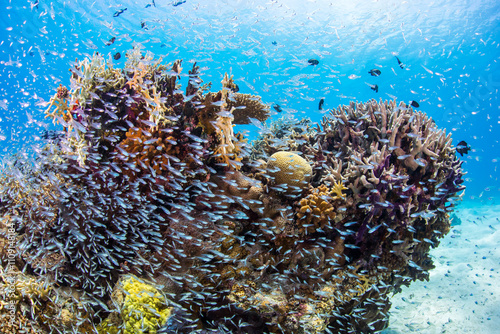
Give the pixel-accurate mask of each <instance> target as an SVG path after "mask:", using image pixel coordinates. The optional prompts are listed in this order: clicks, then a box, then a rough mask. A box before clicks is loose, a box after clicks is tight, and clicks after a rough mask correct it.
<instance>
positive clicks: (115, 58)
mask: <svg viewBox="0 0 500 334" xmlns="http://www.w3.org/2000/svg"><path fill="white" fill-rule="evenodd" d="M121 56H122V55H121V54H120V52H117V53H115V54H114V56H113V59H114V60H118V59H120V58H121Z"/></svg>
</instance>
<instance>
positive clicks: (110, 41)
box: [106, 37, 116, 46]
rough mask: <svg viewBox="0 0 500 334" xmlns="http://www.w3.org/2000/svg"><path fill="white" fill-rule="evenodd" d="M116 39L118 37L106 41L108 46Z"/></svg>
mask: <svg viewBox="0 0 500 334" xmlns="http://www.w3.org/2000/svg"><path fill="white" fill-rule="evenodd" d="M115 40H116V37H111V39H110V40H109V41H107V42H106V46H110V45H111V44H113V43H114V42H115Z"/></svg>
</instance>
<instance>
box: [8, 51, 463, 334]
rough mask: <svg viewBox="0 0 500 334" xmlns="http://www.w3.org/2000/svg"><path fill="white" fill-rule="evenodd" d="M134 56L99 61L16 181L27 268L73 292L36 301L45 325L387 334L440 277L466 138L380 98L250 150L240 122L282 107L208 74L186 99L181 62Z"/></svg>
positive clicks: (15, 218)
mask: <svg viewBox="0 0 500 334" xmlns="http://www.w3.org/2000/svg"><path fill="white" fill-rule="evenodd" d="M128 57H129V59H128V61H127V63H126V65H125V69H122V70H120V69H115V68H113V67H112V64H109V63H108V64H106V62H104V60H103V58H102V57H101V56H99V55H97V54H96V55H94V57H93V58H92V59H89V60H85V61H83V62H79V63H77V64H76V65H75V67H74V68H73V70H72V87H70V89H69V90H67V91H66V90H64V89H63V88H60V90H59V91H58V93H57V94H56V97H55V98H54V100H53V101H52V102H53V103H52V102H51V104H52V105H51V106H50V107H49V109H48V113H49V114H51V115H52V116H55V117H56V118H57V120H58V121H59V122H60V123H61V126H62V127H63V131H62V133H63V135H62V136H61V138H60V139H58V140H57V141H52V142H50V143H48V146H47V148H46V149H44V150H41V151H40V154H39V155H38V156H37V160H36V163H31V162H27V163H25V164H23V163H22V162H21V163H18V166H17V167H16V168H13V169H11V170H10V171H7V172H6V176H5V177H4V179H3V180H4V181H3V184H2V191H1V192H0V204H1V206H0V210H1V211H0V213H1V214H2V215H3V218H4V219H8V220H9V221H12V222H13V225H14V228H15V232H16V233H17V238H19V239H17V240H19V243H18V244H17V246H16V247H17V248H16V249H17V250H16V251H17V253H18V254H17V257H18V261H17V262H18V263H19V265H22V266H24V267H26V270H27V271H29V272H31V273H32V274H33V276H34V277H35V278H36V280H37V282H38V281H40V282H41V281H44V280H46V281H47V282H50V284H51V286H53V287H56V286H57V289H55V288H52V289H51V290H50V291H49V292H47V295H44V296H39V297H36V294H35V293H34V292H32V293H31V296H32V297H31V298H32V299H33V301H35V300H40V301H43V300H44V298H48V300H50V303H48V304H50V306H49V307H47V308H45V309H43V310H42V309H40V310H41V315H40V316H39V317H38V318H37V319H45V320H47V319H48V318H50V317H53V318H54V319H58V320H57V321H54V322H53V323H52V324H51V325H50V326H49V327H47V328H48V330H53V329H54V331H55V328H59V329H64V330H67V331H80V332H82V331H83V332H86V331H90V330H92V329H93V328H94V327H96V326H100V327H99V328H100V330H101V331H104V332H106V331H108V332H115V331H116V332H118V331H120V330H121V331H125V330H130V331H134V330H133V328H137V325H138V324H139V323H141V325H142V324H144V326H145V327H144V329H146V327H147V328H148V329H150V330H151V331H155V330H157V331H163V330H164V331H175V332H178V333H196V332H197V333H206V332H238V331H239V332H245V333H266V332H271V333H304V332H313V333H314V332H317V333H319V332H321V331H331V332H337V333H349V332H375V331H378V330H381V329H383V328H384V326H386V323H387V315H386V314H387V310H388V308H389V307H390V303H389V301H388V296H389V295H390V294H392V293H394V292H397V291H398V290H399V289H400V288H401V286H402V285H407V284H410V283H411V282H412V281H414V280H416V279H426V278H427V277H428V272H427V271H428V270H429V269H431V268H432V260H431V259H430V258H429V256H428V251H429V249H430V247H434V246H436V245H438V244H439V239H440V238H441V237H442V235H444V234H445V233H447V232H448V230H449V228H450V221H449V212H450V211H451V210H452V208H453V205H454V201H455V200H456V199H457V193H458V192H459V191H460V190H461V189H463V187H462V186H461V183H462V175H463V172H462V169H461V161H460V160H458V159H457V157H456V156H455V151H454V150H453V149H452V148H451V137H450V136H449V135H446V133H445V132H444V131H442V130H440V129H438V128H437V127H436V125H435V124H434V123H433V122H432V120H431V119H429V118H428V117H427V116H426V115H425V114H423V113H420V112H415V111H413V110H412V109H411V108H410V107H408V106H406V105H404V104H399V105H398V104H397V103H396V102H395V101H391V102H382V101H380V102H376V101H369V102H367V103H352V104H350V105H348V106H341V107H339V108H337V109H334V110H332V112H331V113H330V114H329V115H326V116H325V117H324V118H323V120H322V122H321V124H318V125H315V126H313V124H311V123H310V122H308V121H297V123H296V124H294V123H293V120H287V121H282V122H281V123H280V124H277V125H274V126H271V128H270V129H267V131H265V133H263V134H262V138H260V139H259V140H258V141H256V142H254V144H253V147H250V144H249V143H248V142H246V141H245V139H244V138H243V137H242V136H240V135H238V134H235V133H234V129H233V125H234V124H236V123H237V122H246V120H247V119H249V117H250V118H257V119H259V120H262V119H265V117H267V116H265V115H266V111H265V110H266V108H264V107H262V105H261V104H260V103H261V102H260V100H258V99H253V98H251V97H249V96H244V95H243V94H241V93H239V92H237V86H236V85H235V84H234V82H233V81H232V78H229V77H228V76H227V75H226V76H225V78H224V80H223V88H222V90H221V91H219V92H206V89H207V87H209V86H210V85H203V86H202V85H201V83H202V81H201V79H200V78H199V76H198V68H197V66H196V64H194V65H193V68H192V69H191V70H190V71H189V84H188V86H187V88H186V91H185V93H183V92H182V91H181V90H180V88H181V87H180V85H179V84H178V77H179V74H180V73H181V70H182V68H181V62H180V61H176V62H174V63H172V64H170V65H165V64H162V61H161V59H160V60H155V59H154V58H153V57H152V55H151V54H148V53H146V54H143V53H142V52H141V51H140V49H138V48H136V49H134V50H132V51H131V52H129V53H128ZM238 94H240V95H238ZM56 99H59V100H56ZM238 101H239V102H238ZM242 101H246V102H242ZM64 103H66V106H65V105H64ZM243 105H245V106H246V108H242V107H243ZM54 108H55V110H56V111H53V109H54ZM252 108H253V109H255V110H258V111H257V114H252V112H251V109H252ZM57 110H59V111H57ZM64 115H67V116H64ZM243 115H245V116H243ZM259 115H264V116H262V117H261V118H262V119H261V118H259V117H260V116H259ZM69 116H71V117H69ZM65 117H66V118H67V119H66V120H65ZM61 120H62V121H61ZM49 145H50V146H49ZM279 151H285V152H283V153H282V154H284V156H283V159H282V160H280V161H281V162H280V163H277V162H278V159H277V160H276V161H272V160H271V161H269V162H268V163H267V164H266V163H265V162H263V161H264V160H268V159H269V157H270V156H272V155H273V154H275V153H276V152H279ZM291 151H296V152H297V153H296V154H295V155H292V157H293V158H292V159H290V155H291V154H290V153H288V152H291ZM250 152H251V154H250ZM279 155H280V154H278V156H279ZM300 156H303V157H304V158H300V159H302V160H300V159H298V158H295V157H300ZM294 159H297V160H300V161H295V160H294ZM297 162H299V163H300V166H301V167H302V169H297V168H295V169H294V170H292V171H291V173H288V172H287V170H288V167H289V166H293V165H295V164H297ZM19 165H20V166H21V167H19ZM276 166H277V167H278V168H275V167H276ZM296 172H297V173H296ZM299 172H300V173H299ZM280 173H282V174H283V175H281V176H283V178H281V176H280ZM295 173H296V174H297V175H296V174H295ZM298 174H300V175H298ZM271 176H272V177H271ZM273 178H274V180H273ZM301 181H303V182H302V183H301ZM38 184H39V185H41V186H40V187H35V186H34V185H38ZM25 185H27V186H25ZM284 185H286V186H287V189H292V187H297V190H299V191H297V193H296V194H293V196H291V195H288V194H286V193H285V194H284V193H283V192H279V191H277V190H278V189H277V188H284ZM422 240H424V241H423V242H422ZM425 240H429V241H425ZM125 277H143V278H144V279H145V280H147V282H150V283H147V287H144V286H143V285H142V284H146V283H144V282H145V281H144V282H139V279H138V278H135V280H133V279H130V280H129V281H127V279H125ZM120 278H122V279H121V280H120ZM117 282H118V283H117ZM124 282H128V283H129V285H130V287H134V286H135V287H136V288H137V287H139V288H138V289H135V290H134V289H132V290H134V291H135V292H133V291H132V290H130V291H132V292H130V291H129V292H127V289H128V288H125V285H124ZM119 286H122V287H123V289H124V290H123V291H122V292H120V293H119V292H117V291H118V290H119V289H118V288H116V287H119ZM152 286H154V288H151V287H152ZM113 287H115V289H114V288H113ZM117 289H118V290H117ZM66 290H67V291H69V292H68V293H66V296H68V295H72V296H74V297H65V298H62V299H61V297H60V296H63V295H64V293H63V291H66ZM57 296H59V297H57ZM120 296H121V297H120ZM126 296H129V297H130V298H129V299H128V300H129V302H128V304H127V303H126V298H127V297H126ZM164 296H168V298H169V304H168V305H167V302H166V299H165V298H164ZM33 297H35V298H33ZM80 297H81V298H80ZM37 298H38V299H37ZM57 298H59V299H57ZM78 299H80V300H81V301H80V302H77V301H76V300H78ZM146 299H147V300H146ZM23 300H24V302H25V303H26V301H28V303H29V298H28V299H26V298H24V299H23ZM56 300H57V302H56ZM61 300H63V303H64V304H61ZM170 301H171V303H172V304H171V305H175V309H172V310H170V309H169V305H170ZM125 304H126V305H127V306H126V307H124V305H125ZM146 304H147V305H150V306H151V307H147V306H146ZM35 305H37V304H36V302H35ZM79 307H80V308H79ZM170 311H171V313H172V315H171V316H169V317H168V320H167V319H166V317H167V316H168V314H167V313H169V312H170ZM120 312H121V313H120ZM129 314H130V315H129ZM55 315H58V316H55ZM23 316H24V317H25V318H26V319H27V321H31V322H33V321H35V318H36V317H35V315H33V314H30V313H29V312H24V313H23ZM101 319H105V320H103V321H101ZM142 320H147V321H145V322H142ZM84 323H85V324H86V325H82V324H84ZM34 324H35V325H36V324H38V323H36V322H34ZM98 324H100V325H98ZM85 326H86V327H85ZM127 328H128V329H127Z"/></svg>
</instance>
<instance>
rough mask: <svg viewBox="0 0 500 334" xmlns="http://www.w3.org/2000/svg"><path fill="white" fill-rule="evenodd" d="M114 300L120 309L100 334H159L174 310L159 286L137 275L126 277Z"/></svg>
mask: <svg viewBox="0 0 500 334" xmlns="http://www.w3.org/2000/svg"><path fill="white" fill-rule="evenodd" d="M111 298H112V301H113V304H115V305H117V306H118V309H117V310H114V311H113V312H112V313H111V315H110V316H108V318H107V319H105V320H103V321H102V322H101V323H100V324H99V326H98V327H97V331H98V333H115V334H116V333H123V334H135V333H150V334H155V333H156V332H157V331H158V329H159V328H160V327H162V326H163V325H164V324H165V323H166V322H167V319H168V317H169V316H170V314H171V311H172V308H171V307H168V305H167V304H168V302H167V300H166V299H165V297H164V296H163V295H162V294H161V292H160V291H159V290H158V289H157V288H156V287H154V286H153V285H150V284H147V283H145V282H141V281H139V280H138V279H137V278H136V277H133V276H130V277H126V278H123V279H122V280H121V281H120V283H119V284H118V286H117V287H115V290H114V292H113V294H112V297H111Z"/></svg>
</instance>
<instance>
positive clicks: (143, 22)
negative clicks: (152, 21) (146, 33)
mask: <svg viewBox="0 0 500 334" xmlns="http://www.w3.org/2000/svg"><path fill="white" fill-rule="evenodd" d="M141 28H142V29H146V30H148V26H147V25H146V21H141Z"/></svg>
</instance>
